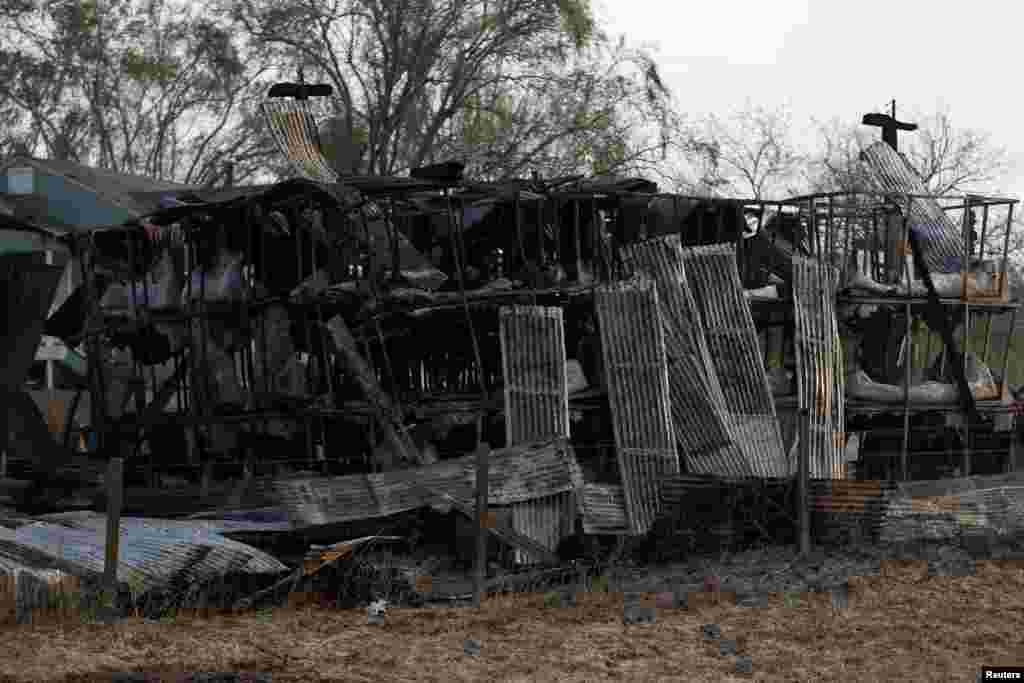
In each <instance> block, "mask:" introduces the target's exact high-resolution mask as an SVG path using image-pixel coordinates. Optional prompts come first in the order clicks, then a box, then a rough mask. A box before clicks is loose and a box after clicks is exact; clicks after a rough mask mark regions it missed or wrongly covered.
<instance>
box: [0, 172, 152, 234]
mask: <svg viewBox="0 0 1024 683" xmlns="http://www.w3.org/2000/svg"><path fill="white" fill-rule="evenodd" d="M34 176H35V177H34V178H33V188H32V190H33V194H38V195H43V196H45V197H46V201H47V205H48V214H49V216H50V218H51V220H53V221H55V222H56V223H63V224H64V225H71V226H75V227H91V226H98V225H119V224H121V223H124V222H125V221H126V220H128V219H130V218H131V217H132V214H131V212H130V211H128V210H127V209H123V208H121V207H119V206H116V205H114V204H113V203H111V202H109V201H107V200H105V199H103V198H102V197H100V196H99V195H97V194H96V193H95V192H93V191H92V190H89V189H86V188H84V187H82V186H80V185H77V184H75V183H73V182H71V181H69V180H67V179H65V178H62V177H60V176H55V175H50V174H49V173H44V172H42V171H39V170H38V169H34ZM0 190H2V191H3V192H7V191H8V187H7V174H6V173H0Z"/></svg>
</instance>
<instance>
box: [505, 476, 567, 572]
mask: <svg viewBox="0 0 1024 683" xmlns="http://www.w3.org/2000/svg"><path fill="white" fill-rule="evenodd" d="M575 520H576V497H575V494H574V493H573V492H572V491H567V492H566V493H560V494H558V495H556V496H547V497H545V498H541V499H539V500H532V501H528V502H525V503H517V504H515V505H513V506H512V528H513V529H515V530H516V531H518V532H520V533H522V534H524V535H526V536H529V537H530V538H532V539H533V540H535V541H537V542H538V543H540V544H542V545H543V546H544V547H545V548H548V549H550V550H552V551H554V550H557V548H558V544H559V542H561V540H562V539H563V538H565V537H566V536H569V535H571V534H572V533H573V531H574V530H575V529H574V524H575ZM516 561H517V562H520V563H522V564H533V563H536V562H538V561H539V558H537V557H535V556H534V555H533V554H532V553H527V552H526V551H524V550H522V549H520V548H516Z"/></svg>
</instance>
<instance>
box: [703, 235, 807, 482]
mask: <svg viewBox="0 0 1024 683" xmlns="http://www.w3.org/2000/svg"><path fill="white" fill-rule="evenodd" d="M683 264H684V266H685V269H686V279H687V281H688V282H689V284H690V290H691V291H692V292H693V297H694V301H696V302H697V306H698V308H699V309H700V311H701V320H702V322H703V323H704V335H705V338H706V340H707V346H708V351H709V353H710V354H711V360H712V363H713V364H714V367H715V372H716V373H717V374H718V381H719V383H720V384H721V386H722V393H723V394H724V395H725V403H726V407H727V409H728V411H729V418H730V430H731V431H732V433H733V439H734V441H735V443H737V444H738V445H739V447H740V448H741V449H742V450H743V454H744V456H745V458H746V461H747V464H748V466H749V467H750V474H752V475H753V476H759V477H781V476H786V475H787V474H788V471H789V467H788V465H787V458H786V452H785V450H784V449H783V447H782V433H781V431H780V429H779V422H778V419H777V418H776V415H775V401H774V399H773V398H772V394H771V388H770V387H769V385H768V376H767V374H766V371H765V366H764V356H763V354H762V353H761V344H760V341H759V340H758V336H757V329H756V328H755V327H754V319H753V317H752V316H751V313H750V303H749V301H748V300H747V297H746V295H745V294H744V292H743V283H742V282H740V276H739V271H738V270H737V266H736V249H735V247H734V246H733V245H731V244H712V245H706V246H698V247H690V248H687V249H683Z"/></svg>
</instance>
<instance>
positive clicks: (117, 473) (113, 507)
mask: <svg viewBox="0 0 1024 683" xmlns="http://www.w3.org/2000/svg"><path fill="white" fill-rule="evenodd" d="M123 474H124V459H123V458H121V457H120V456H117V457H113V458H111V459H110V460H109V461H108V462H107V476H106V482H105V483H106V489H107V539H106V544H105V546H104V551H105V552H104V556H103V590H104V591H108V592H109V593H108V594H109V596H110V600H111V601H112V604H111V605H110V607H115V608H116V606H117V602H116V601H117V563H118V555H119V546H120V540H121V496H122V493H123V484H124V479H123Z"/></svg>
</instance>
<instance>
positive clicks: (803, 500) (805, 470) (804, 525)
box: [796, 408, 811, 556]
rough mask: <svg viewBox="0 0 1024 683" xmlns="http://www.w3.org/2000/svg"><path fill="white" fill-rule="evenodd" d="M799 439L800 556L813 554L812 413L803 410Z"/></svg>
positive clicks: (797, 484)
mask: <svg viewBox="0 0 1024 683" xmlns="http://www.w3.org/2000/svg"><path fill="white" fill-rule="evenodd" d="M799 416H800V417H799V424H800V430H799V438H800V447H799V448H798V449H797V451H798V454H799V457H798V461H797V480H796V504H797V519H798V520H799V526H800V554H801V555H805V556H806V555H808V554H810V552H811V513H810V510H809V509H808V503H809V501H808V497H809V492H808V477H809V476H810V469H811V468H810V448H809V444H808V440H809V438H810V429H808V426H809V424H810V411H809V410H808V409H807V408H801V409H800V412H799Z"/></svg>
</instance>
